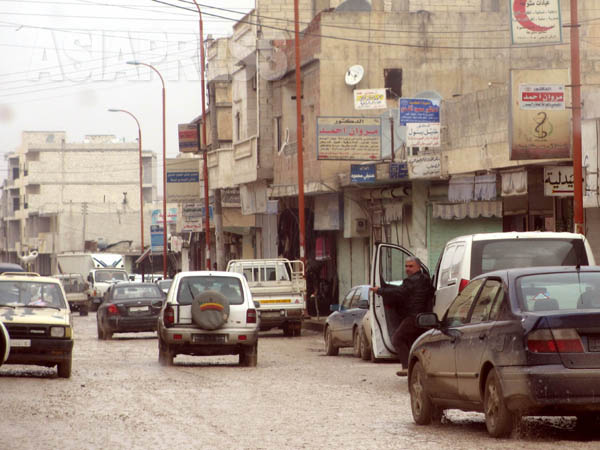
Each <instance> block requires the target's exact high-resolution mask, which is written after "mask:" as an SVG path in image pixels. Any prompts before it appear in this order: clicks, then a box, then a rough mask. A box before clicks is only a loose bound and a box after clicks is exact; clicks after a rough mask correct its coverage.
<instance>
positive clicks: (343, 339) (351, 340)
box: [323, 284, 369, 357]
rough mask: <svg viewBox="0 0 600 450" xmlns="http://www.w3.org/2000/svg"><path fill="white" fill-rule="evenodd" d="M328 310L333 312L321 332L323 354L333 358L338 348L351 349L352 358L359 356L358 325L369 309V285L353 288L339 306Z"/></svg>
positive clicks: (332, 306) (333, 306) (336, 305)
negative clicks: (323, 346)
mask: <svg viewBox="0 0 600 450" xmlns="http://www.w3.org/2000/svg"><path fill="white" fill-rule="evenodd" d="M330 308H331V310H332V311H333V312H332V313H331V314H330V315H329V317H327V320H326V321H325V330H324V332H323V338H324V340H325V353H327V355H328V356H335V355H337V354H338V352H339V349H340V347H352V348H353V353H354V356H357V357H358V356H360V352H361V347H360V345H361V341H360V334H359V333H360V325H361V322H362V320H363V316H364V315H365V314H366V312H367V311H368V309H369V285H367V284H363V285H359V286H354V287H353V288H352V289H350V291H349V292H348V293H347V294H346V295H345V296H344V299H343V300H342V303H341V304H335V305H331V306H330Z"/></svg>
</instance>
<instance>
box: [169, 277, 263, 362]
mask: <svg viewBox="0 0 600 450" xmlns="http://www.w3.org/2000/svg"><path fill="white" fill-rule="evenodd" d="M258 306H259V305H258V304H257V302H254V301H253V300H252V295H251V293H250V288H249V286H248V281H247V280H246V278H245V277H244V276H243V275H242V274H239V273H236V272H218V271H214V272H213V271H210V272H209V271H199V272H180V273H178V274H177V275H175V278H174V279H173V285H172V286H171V288H170V289H169V293H168V295H167V300H166V302H165V304H164V306H163V308H162V311H161V314H160V316H159V318H158V361H159V363H160V364H161V365H165V366H169V365H172V364H173V358H175V357H176V356H177V355H182V354H183V355H197V356H201V355H239V363H240V365H242V366H256V364H257V357H258V356H257V355H258V330H259V326H260V323H259V317H258V314H257V309H258Z"/></svg>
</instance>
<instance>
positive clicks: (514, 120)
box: [509, 69, 571, 160]
mask: <svg viewBox="0 0 600 450" xmlns="http://www.w3.org/2000/svg"><path fill="white" fill-rule="evenodd" d="M568 82H569V71H568V70H567V69H538V70H511V73H510V89H511V93H510V95H509V98H510V99H511V103H510V124H511V126H510V140H509V142H510V144H511V148H510V159H511V160H522V159H547V158H569V157H570V156H571V113H570V111H569V110H568V109H564V104H565V103H568V102H569V101H570V99H569V98H567V95H566V92H565V90H564V88H563V89H561V88H562V86H564V85H566V84H568ZM561 94H562V95H561ZM561 108H562V109H561Z"/></svg>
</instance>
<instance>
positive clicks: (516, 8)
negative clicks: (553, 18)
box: [513, 0, 553, 31]
mask: <svg viewBox="0 0 600 450" xmlns="http://www.w3.org/2000/svg"><path fill="white" fill-rule="evenodd" d="M513 15H514V16H515V19H516V20H517V22H519V23H520V24H521V26H522V27H523V28H527V29H528V30H531V31H548V30H550V29H552V28H553V27H541V26H539V25H537V24H535V23H533V22H532V21H531V19H530V18H529V16H528V15H527V0H514V2H513Z"/></svg>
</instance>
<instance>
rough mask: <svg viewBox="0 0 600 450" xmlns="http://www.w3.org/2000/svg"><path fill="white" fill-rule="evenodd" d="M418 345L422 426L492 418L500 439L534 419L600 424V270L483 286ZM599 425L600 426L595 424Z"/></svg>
mask: <svg viewBox="0 0 600 450" xmlns="http://www.w3.org/2000/svg"><path fill="white" fill-rule="evenodd" d="M417 323H418V324H419V325H420V326H422V327H429V328H431V329H430V330H429V331H427V332H425V333H424V334H423V335H421V336H420V337H419V338H418V339H417V341H415V343H414V345H413V346H412V349H411V353H410V356H409V370H408V384H409V391H410V397H411V407H412V413H413V417H414V420H415V422H416V423H417V424H421V425H422V424H428V423H430V422H431V421H432V420H433V419H434V418H436V417H439V416H440V414H441V411H442V410H443V409H449V408H458V409H462V410H466V411H483V412H484V413H485V422H486V426H487V429H488V432H489V433H490V434H491V435H492V436H494V437H500V436H506V435H508V434H509V433H510V432H511V429H512V427H513V425H514V424H515V420H518V419H519V418H520V417H521V416H528V415H540V416H544V415H552V416H555V415H559V416H563V415H564V416H577V420H578V425H580V426H586V425H589V426H596V427H597V420H598V419H599V418H600V395H598V394H599V392H600V388H599V387H598V380H599V378H600V267H596V266H592V267H586V266H581V267H580V266H576V267H563V266H557V267H538V268H519V269H509V270H501V271H494V272H490V273H487V274H484V275H480V276H478V277H476V278H474V279H473V280H472V281H471V282H470V283H469V284H467V286H466V287H465V288H464V289H463V290H462V292H461V293H460V294H459V295H458V296H457V297H456V298H455V300H454V301H453V302H452V303H451V305H450V307H449V308H448V310H447V312H446V314H445V315H444V317H443V318H442V320H441V321H438V318H437V315H436V314H435V313H424V314H421V315H419V316H418V317H417ZM594 424H595V425H594Z"/></svg>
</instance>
